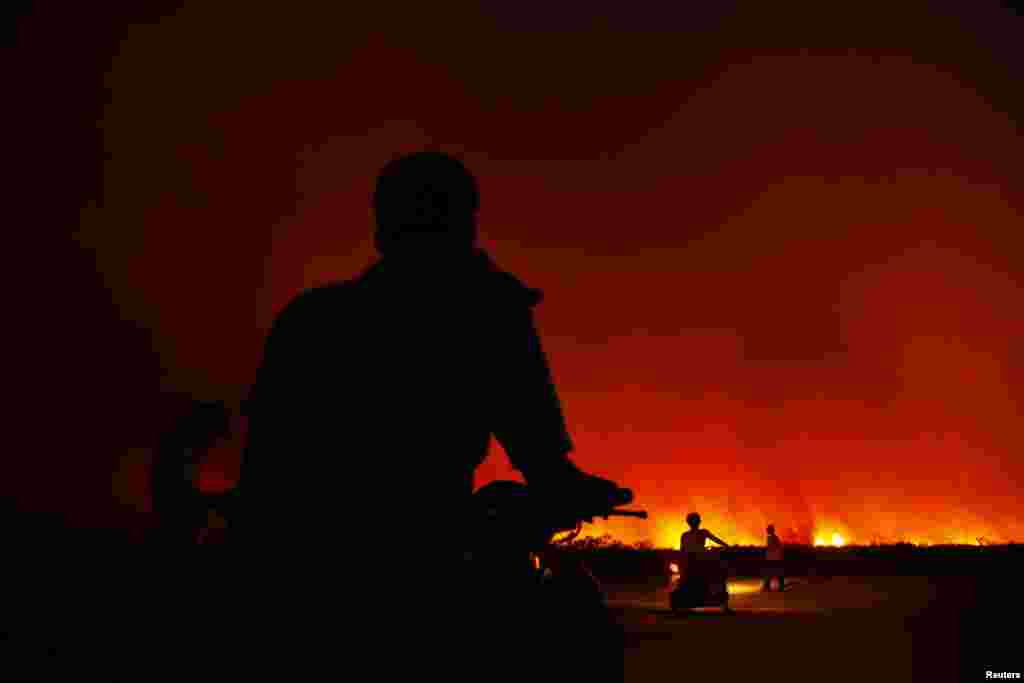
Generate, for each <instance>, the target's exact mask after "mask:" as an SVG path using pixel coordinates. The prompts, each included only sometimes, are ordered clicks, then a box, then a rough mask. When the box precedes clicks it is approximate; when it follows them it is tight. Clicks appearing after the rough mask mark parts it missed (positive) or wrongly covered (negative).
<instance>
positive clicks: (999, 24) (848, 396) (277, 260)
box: [68, 3, 1024, 545]
mask: <svg viewBox="0 0 1024 683" xmlns="http://www.w3.org/2000/svg"><path fill="white" fill-rule="evenodd" d="M599 5H600V7H599V8H596V9H593V10H591V12H592V13H591V14H588V15H586V16H570V15H569V14H568V13H567V12H566V13H565V15H564V16H563V15H561V14H559V13H558V12H549V13H547V14H544V15H543V16H542V14H541V13H539V12H538V8H534V7H533V6H532V4H531V3H525V4H522V5H520V4H519V3H517V7H518V9H510V8H507V7H504V6H499V5H494V6H490V5H488V4H487V3H485V4H484V5H481V6H479V7H477V9H474V10H470V9H468V7H467V8H463V14H461V15H459V21H458V22H455V23H451V22H449V23H447V24H445V25H446V26H448V28H440V27H438V28H436V30H433V29H432V31H422V30H421V31H419V32H413V29H412V28H409V27H411V26H415V25H417V22H416V21H410V22H408V26H409V27H406V28H395V30H394V31H393V32H390V33H386V34H382V33H374V32H372V31H364V30H363V28H365V27H367V26H370V25H372V24H373V22H374V21H380V20H381V18H380V17H376V18H375V17H373V16H371V14H370V12H371V11H370V10H366V12H367V14H366V15H365V16H363V15H361V16H360V17H341V16H340V15H339V16H331V17H326V16H324V17H321V16H318V15H317V12H318V11H314V10H310V11H308V12H307V13H304V14H300V13H296V14H295V15H294V16H292V15H288V16H279V15H275V14H272V13H270V12H269V11H267V10H261V9H255V8H251V12H252V13H253V14H252V15H251V16H248V17H247V23H246V25H247V26H248V27H249V28H248V29H247V31H245V32H242V34H239V32H237V31H234V30H229V28H230V27H232V26H234V25H235V23H236V20H237V17H236V16H235V15H234V14H232V13H230V12H226V11H221V10H217V9H213V8H210V7H206V8H205V9H204V5H203V4H201V3H196V4H193V5H191V6H189V7H187V8H186V9H184V10H181V11H180V12H177V13H176V14H175V15H174V16H171V17H168V18H165V19H164V20H163V21H162V22H159V23H150V24H145V25H138V26H134V27H125V28H124V29H123V30H120V31H118V32H116V35H117V38H118V40H117V41H116V44H117V51H116V56H112V57H111V58H110V61H109V66H108V68H107V73H106V75H105V77H104V79H103V83H104V85H105V88H106V91H105V92H107V93H109V97H106V98H105V100H104V104H103V107H102V121H103V126H102V135H103V149H104V152H105V156H106V159H107V161H106V162H105V166H104V170H103V189H102V197H103V200H102V201H100V202H95V203H93V204H92V205H91V208H89V209H88V210H85V211H83V213H82V214H81V227H80V230H79V232H78V235H77V241H78V244H80V245H82V246H84V247H86V248H87V249H88V254H89V258H91V259H94V260H95V265H96V272H97V273H99V274H100V276H99V278H100V282H101V285H102V288H103V291H104V292H109V293H110V294H109V296H110V298H111V301H112V305H113V306H115V307H116V310H117V316H116V317H117V318H119V319H121V320H131V321H134V324H135V325H136V326H137V327H139V328H140V329H143V330H145V340H146V341H145V342H143V341H136V342H129V341H125V342H124V344H125V345H128V344H132V343H135V344H141V343H149V344H151V345H152V349H153V354H154V357H155V358H156V359H157V360H155V361H152V362H151V363H150V365H148V366H146V367H145V372H147V373H149V374H148V375H146V377H151V378H152V381H151V383H150V384H149V385H147V386H151V387H153V388H155V387H157V386H159V387H161V388H162V389H164V390H166V389H174V390H179V391H184V392H198V393H207V394H219V395H227V396H229V397H237V396H240V395H241V393H242V392H243V391H244V387H245V386H246V385H247V383H248V382H250V381H251V376H252V371H253V369H254V367H255V364H256V361H257V359H258V353H259V346H260V343H261V340H262V335H263V333H264V331H265V330H266V328H267V326H268V325H269V323H270V321H271V319H272V316H273V314H274V313H275V312H276V311H277V310H279V308H280V307H281V306H282V305H284V303H285V302H287V301H288V300H289V299H290V298H291V297H292V296H294V295H295V294H296V293H297V292H299V291H300V290H302V289H303V288H305V287H309V286H312V285H315V284H317V283H320V282H324V281H328V280H331V279H337V278H345V277H349V276H352V275H354V274H356V273H357V272H358V271H359V270H360V269H361V268H363V267H365V266H366V265H367V264H368V263H369V262H370V260H371V258H372V252H371V245H370V241H369V231H370V221H371V215H370V213H369V207H368V197H369V192H370V188H371V187H372V182H373V177H374V174H375V173H376V171H377V170H378V169H379V167H380V166H381V165H382V164H383V163H384V162H385V161H386V160H387V159H388V158H390V157H391V156H392V155H393V154H395V153H397V152H400V151H406V150H412V149H416V148H419V147H421V146H423V145H426V144H436V145H440V146H442V147H444V148H445V149H448V150H449V151H453V152H457V153H461V154H463V155H464V158H465V160H466V162H467V164H468V165H469V166H470V168H471V169H472V170H473V171H474V172H475V173H477V175H478V176H479V178H480V184H481V188H482V195H483V200H482V209H481V215H480V224H481V230H482V237H483V243H484V245H485V246H486V247H487V248H489V249H490V250H491V251H492V253H493V254H494V256H495V258H496V259H497V260H498V261H499V263H501V264H502V265H503V266H504V267H506V268H508V269H509V270H511V271H512V272H514V273H516V274H518V275H519V276H520V277H522V279H524V280H525V281H526V282H527V283H528V284H530V285H532V286H535V287H538V288H540V289H542V290H544V292H545V302H544V303H543V304H542V305H541V307H540V308H539V309H538V322H539V326H540V330H541V333H542V335H543V339H544V343H545V345H546V349H547V351H548V354H549V358H550V361H551V364H552V366H553V369H554V372H555V376H556V379H557V381H558V384H559V386H560V391H561V395H562V398H563V402H564V404H565V412H566V414H567V417H568V419H569V421H570V423H571V427H572V432H573V434H574V435H575V439H576V443H577V447H578V449H577V454H576V458H577V461H578V462H579V463H580V464H581V465H582V466H583V467H584V468H586V469H590V470H593V471H596V472H598V473H601V474H604V475H606V476H610V477H612V478H614V479H616V480H619V481H621V482H623V483H624V484H627V485H630V486H632V487H633V488H634V489H635V491H636V493H637V506H638V507H643V508H645V509H647V510H649V511H650V512H651V514H652V518H651V519H650V520H648V521H637V520H628V521H617V522H614V523H612V522H609V523H607V524H602V525H599V526H598V527H596V529H595V532H597V533H600V532H603V531H609V532H611V533H613V534H615V535H616V536H619V537H621V538H623V539H624V540H629V541H634V540H642V539H649V540H652V541H654V542H656V543H657V544H659V545H676V544H677V542H678V536H679V534H680V533H681V531H682V530H683V522H682V516H683V515H684V514H685V513H686V512H688V511H690V510H694V509H695V510H698V511H700V512H701V514H702V515H703V517H704V520H705V525H706V526H707V527H708V528H710V529H711V530H712V531H714V532H715V533H717V534H718V535H720V536H722V537H723V538H725V539H726V540H728V541H732V542H737V543H760V542H762V540H763V536H762V531H763V527H764V525H765V524H766V523H769V522H774V523H775V525H776V526H777V527H778V528H779V530H780V533H781V534H782V535H783V537H784V538H785V537H786V536H787V535H789V536H790V537H791V538H800V539H803V540H810V539H811V538H812V537H813V536H814V535H816V534H819V533H821V534H826V535H827V536H828V537H831V534H832V533H840V534H842V535H843V536H844V538H846V539H849V540H851V541H853V542H869V541H871V540H876V539H884V540H895V539H914V540H921V541H930V542H943V541H956V540H961V539H967V540H972V541H973V539H974V538H976V537H978V536H985V537H987V538H989V539H990V540H1011V539H1016V540H1021V539H1024V509H1022V506H1021V504H1020V503H1019V496H1018V493H1017V492H1018V490H1019V486H1020V483H1021V474H1022V472H1024V458H1022V456H1021V450H1022V446H1024V437H1022V436H1021V433H1020V429H1019V428H1018V425H1019V415H1018V413H1019V410H1018V404H1019V400H1020V397H1021V387H1022V380H1024V356H1022V352H1021V350H1020V346H1019V344H1018V343H1017V340H1018V339H1020V338H1021V332H1022V331H1024V329H1022V328H1024V315H1022V313H1021V311H1022V307H1021V306H1020V302H1021V300H1022V294H1024V292H1022V291H1021V290H1022V284H1024V256H1022V255H1021V254H1022V253H1024V251H1022V250H1021V248H1020V246H1021V239H1020V237H1019V233H1020V230H1019V229H1020V219H1019V216H1020V215H1021V213H1022V209H1024V201H1022V198H1024V195H1022V190H1024V181H1022V177H1021V171H1020V167H1019V160H1020V159H1021V158H1024V138H1022V135H1021V131H1020V127H1019V124H1018V123H1017V121H1018V118H1017V117H1018V116H1019V115H1020V114H1021V112H1022V111H1024V107H1022V106H1021V100H1020V94H1019V89H1018V88H1016V86H1015V85H1014V84H1015V83H1017V82H1018V80H1017V79H1018V77H1019V76H1020V64H1018V63H1015V62H1010V61H1008V60H1009V57H1008V55H1009V54H1011V52H1012V48H1013V45H1014V43H1013V40H1012V36H1013V35H1014V31H1013V30H1012V27H1013V26H1014V25H1016V26H1017V27H1018V29H1019V28H1020V20H1019V19H1017V18H1015V17H1013V16H1011V15H1009V13H1008V12H1006V13H1004V12H1003V11H1002V10H999V9H996V8H991V9H983V8H976V9H973V10H972V9H964V10H963V13H962V14H958V15H954V14H952V13H951V11H948V10H944V11H939V10H925V9H921V10H914V11H911V10H909V9H908V10H900V11H894V10H892V9H891V8H888V9H886V10H885V12H884V21H882V20H881V19H882V18H883V15H882V14H879V12H880V11H881V10H879V11H877V12H876V11H875V10H872V9H869V8H867V7H862V8H857V10H856V12H857V13H856V14H855V15H851V16H850V17H847V18H846V20H844V21H841V22H836V21H834V20H833V19H832V18H830V16H826V15H825V14H821V13H817V12H818V10H808V9H807V8H803V9H802V10H800V11H799V12H796V10H793V12H796V14H792V13H789V10H785V9H782V8H775V9H773V10H768V9H765V8H764V7H762V6H760V5H752V7H753V9H737V10H735V11H725V10H723V11H721V12H717V11H716V10H711V9H708V10H701V13H700V14H699V15H687V14H685V11H684V10H672V11H669V10H665V9H657V10H656V9H653V8H650V9H648V10H643V11H641V10H628V9H625V8H624V7H623V8H618V7H617V5H616V6H614V7H613V6H612V5H605V4H600V3H599ZM595 7H597V6H595ZM652 7H653V6H652ZM247 11H250V10H247ZM320 11H323V12H327V11H328V10H320ZM332 11H335V12H339V13H340V12H342V11H343V10H332ZM659 13H662V14H659ZM436 18H437V17H433V18H432V19H431V18H427V17H420V20H422V21H432V20H433V19H436ZM545 22H546V23H545ZM1014 22H1016V23H1014ZM403 25H404V24H403ZM421 25H422V24H421ZM431 26H433V24H431ZM438 26H440V24H438ZM767 28H771V30H766V29H767ZM227 36H230V38H228V37H227ZM271 39H275V40H276V41H277V43H275V44H284V45H290V46H292V49H290V50H284V51H283V52H284V53H286V54H282V51H280V50H277V51H274V52H273V54H270V53H269V52H268V51H267V50H266V45H267V44H269V43H268V41H271ZM229 40H230V44H228V43H227V42H226V41H229ZM186 43H187V44H188V46H189V47H188V49H187V50H183V49H181V47H180V46H181V45H183V44H186ZM226 45H227V47H225V46H226ZM851 45H859V46H860V47H857V48H856V49H853V48H851V47H850V46H851ZM127 334H128V333H127V332H125V333H124V335H122V336H123V338H124V339H126V340H127V339H128V336H126V335H127ZM112 348H117V347H116V346H115V347H112ZM111 353H114V352H113V351H111ZM143 365H144V363H143V362H142V361H139V367H140V368H141V367H142V366H143ZM140 372H142V370H140ZM125 386H127V384H126V385H125ZM140 395H141V394H140ZM68 400H69V401H70V400H71V399H68ZM138 400H139V401H141V405H156V402H155V399H153V400H152V401H150V403H148V404H147V403H146V402H145V401H146V400H148V399H138ZM97 419H102V418H97ZM135 445H138V444H135ZM140 452H141V451H139V450H136V451H132V453H135V455H130V456H123V457H121V459H120V460H119V463H120V464H119V465H118V467H120V470H121V471H122V472H125V471H132V472H137V471H140V468H141V467H142V466H143V465H142V463H143V456H141V455H139V453H140ZM224 462H227V459H225V460H224ZM511 475H512V472H511V470H510V469H509V468H508V466H507V464H506V463H505V462H504V460H503V456H502V454H501V453H500V451H497V450H496V452H495V453H494V454H493V456H492V457H491V458H490V459H489V460H488V462H486V463H485V464H484V466H483V467H482V468H481V470H480V472H479V475H478V481H479V483H484V482H486V481H488V480H490V479H493V478H497V477H507V476H511ZM207 476H208V477H210V479H209V480H208V484H207V485H208V486H211V487H212V486H214V484H213V483H210V482H213V481H214V480H215V479H216V478H217V477H216V475H215V474H209V475H207ZM228 478H230V477H228ZM140 480H141V479H140V478H139V477H138V476H134V475H133V476H127V475H126V476H124V477H121V478H120V479H118V481H121V482H123V483H122V484H120V485H119V486H121V487H122V489H123V490H122V491H120V492H119V494H118V495H121V496H122V497H124V498H129V499H130V498H131V497H132V496H133V495H138V491H136V490H135V489H132V487H133V486H135V484H132V483H130V482H137V481H140ZM129 489H132V491H134V493H133V492H131V491H128V490H129Z"/></svg>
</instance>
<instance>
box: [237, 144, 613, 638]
mask: <svg viewBox="0 0 1024 683" xmlns="http://www.w3.org/2000/svg"><path fill="white" fill-rule="evenodd" d="M478 201H479V200H478V192H477V185H476V181H475V179H474V178H473V177H472V176H471V175H470V174H469V172H468V171H467V170H466V169H465V167H464V166H463V165H462V163H461V162H459V161H458V160H456V159H453V158H451V157H448V156H446V155H443V154H440V153H433V152H421V153H418V154H413V155H410V156H406V157H402V158H399V159H396V160H394V161H392V162H391V163H389V164H388V165H387V166H386V167H385V168H384V170H383V171H382V173H381V174H380V177H379V178H378V182H377V187H376V191H375V193H374V197H373V204H374V209H375V213H376V219H377V226H376V233H375V244H376V247H377V249H378V251H379V253H380V255H381V258H380V260H379V261H378V262H377V263H376V264H374V265H373V266H372V267H370V268H369V269H368V270H367V271H366V272H364V273H363V274H362V275H361V276H360V277H358V278H356V279H354V280H350V281H346V282H342V283H339V284H334V285H329V286H325V287H321V288H317V289H313V290H310V291H307V292H305V293H303V294H301V295H300V296H299V297H297V298H296V299H295V300H294V301H292V302H291V303H290V304H289V305H288V306H287V307H286V308H285V309H284V311H282V312H281V314H280V315H279V316H278V318H277V320H276V321H275V322H274V325H273V327H272V330H271V332H270V334H269V336H268V338H267V341H266V347H265V354H264V359H263V363H262V365H261V367H260V368H259V371H258V374H257V379H256V383H255V385H254V387H253V391H252V394H251V396H250V400H249V401H248V413H249V434H248V439H247V444H246V448H245V452H244V455H243V468H242V475H241V482H240V487H241V501H242V503H241V504H242V513H241V519H240V520H239V521H240V528H239V529H238V531H239V532H240V539H241V540H242V542H243V545H244V546H246V547H248V548H249V549H257V548H266V549H267V551H268V552H267V553H260V552H259V551H257V552H258V554H259V555H260V556H261V557H263V558H265V559H266V561H268V562H269V561H272V560H270V558H271V557H275V556H276V557H279V558H282V559H283V560H284V562H285V563H286V564H288V565H289V566H291V567H293V568H296V567H301V571H300V573H301V575H302V577H303V578H302V581H301V583H302V585H303V586H304V587H305V588H306V589H309V590H315V591H316V592H317V596H316V600H317V601H318V603H319V604H325V600H326V601H327V604H329V603H330V602H331V601H330V597H329V596H328V595H327V594H328V593H332V594H333V595H334V596H335V597H336V598H337V600H338V607H337V608H338V609H342V610H343V611H345V612H348V613H352V612H353V609H354V608H355V603H354V602H353V600H354V599H355V598H354V596H353V593H352V588H351V584H353V583H359V584H365V583H367V582H368V583H370V584H372V585H374V586H387V588H386V591H387V593H386V594H382V593H375V598H374V600H376V604H377V606H378V607H384V606H386V605H392V603H391V602H390V601H393V600H399V599H403V598H402V596H403V595H405V598H404V599H408V600H411V601H412V602H413V603H415V605H416V606H417V607H419V608H423V607H426V606H427V604H429V603H432V602H436V604H437V607H438V608H440V609H441V610H444V603H445V601H447V600H450V594H449V593H448V592H443V593H442V594H440V595H436V596H434V595H432V592H434V591H435V585H436V584H438V582H440V581H441V578H442V577H443V576H444V575H445V574H450V573H451V571H452V567H453V566H454V565H456V564H457V563H458V558H460V557H461V554H462V552H463V550H465V548H464V547H463V545H462V543H463V537H462V529H463V525H464V524H465V522H466V521H467V520H466V513H467V509H468V504H469V501H470V496H471V494H472V490H473V472H474V470H475V468H476V467H477V466H478V465H479V464H480V463H481V462H482V461H483V460H484V458H485V456H486V454H487V450H488V446H489V442H490V439H491V437H492V435H493V436H495V437H496V438H497V440H498V441H499V442H501V444H502V446H503V447H504V449H505V451H506V452H507V453H508V455H509V457H510V459H511V461H512V463H513V464H514V465H515V467H517V468H518V469H519V470H520V471H521V472H522V473H523V475H524V476H525V478H526V479H527V481H528V483H530V484H531V485H535V486H537V487H540V488H546V489H548V490H555V491H558V492H559V495H561V496H563V497H564V498H566V499H568V500H573V499H576V500H581V499H584V498H590V499H600V500H602V501H607V500H608V499H610V497H611V496H612V495H613V492H614V490H615V487H614V485H613V484H612V483H611V482H608V481H606V480H604V479H600V478H598V477H593V476H590V475H587V474H584V473H582V472H581V471H580V470H579V469H578V468H577V467H576V466H575V465H574V464H573V463H572V461H571V460H570V459H569V457H568V454H569V452H570V451H571V450H572V447H573V444H572V441H571V439H570V436H569V434H568V432H567V429H566V425H565V421H564V419H563V415H562V410H561V407H560V404H559V400H558V397H557V394H556V391H555V387H554V384H553V382H552V379H551V373H550V371H549V368H548V365H547V362H546V359H545V356H544V353H543V351H542V349H541V345H540V341H539V338H538V335H537V331H536V329H535V326H534V321H533V313H532V308H533V306H535V305H536V304H537V303H538V302H539V301H540V293H539V292H537V291H535V290H532V289H530V288H528V287H526V286H524V285H523V284H522V283H521V282H520V281H519V280H518V279H516V278H515V277H513V276H512V275H510V274H508V273H506V272H504V271H502V270H501V269H499V268H498V267H497V266H496V265H495V264H494V262H493V261H492V260H491V259H490V258H489V257H488V255H487V254H486V253H484V252H483V251H482V250H480V249H478V248H477V247H476V244H475V243H476V232H477V231H476V211H477V208H478ZM285 549H286V550H285ZM282 553H283V555H282ZM410 567H411V568H413V569H414V570H415V571H416V572H417V576H419V577H420V578H421V579H422V582H421V583H420V584H419V585H420V586H422V587H421V588H419V589H412V588H409V587H407V588H405V589H402V588H400V587H399V586H400V584H399V583H397V582H400V581H403V580H406V579H407V577H408V574H407V572H408V570H409V568H410ZM431 570H436V571H431ZM289 574H290V573H289ZM277 575H279V576H283V574H280V573H278V574H277ZM328 587H329V588H328ZM436 588H437V590H438V591H440V589H441V586H440V585H436ZM356 590H358V589H356ZM403 590H404V591H405V593H404V594H403V593H402V591H403ZM290 599H292V600H294V596H293V597H292V598H290ZM341 605H344V607H342V606H341ZM392 606H395V605H392ZM327 609H334V608H333V607H328V608H327ZM370 611H372V610H368V611H365V612H364V613H363V617H362V618H371V617H369V616H367V615H369V614H370ZM438 614H441V612H438ZM388 618H390V617H388Z"/></svg>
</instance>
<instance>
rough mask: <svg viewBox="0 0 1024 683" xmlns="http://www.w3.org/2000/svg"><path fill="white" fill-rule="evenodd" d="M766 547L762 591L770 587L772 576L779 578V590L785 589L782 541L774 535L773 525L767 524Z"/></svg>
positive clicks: (768, 589)
mask: <svg viewBox="0 0 1024 683" xmlns="http://www.w3.org/2000/svg"><path fill="white" fill-rule="evenodd" d="M767 531H768V548H767V550H766V551H765V565H764V585H763V586H761V590H762V591H765V592H767V591H770V590H771V589H772V578H773V577H774V578H777V579H778V580H779V591H780V592H781V591H784V590H786V577H785V571H784V568H783V565H782V541H780V540H779V537H778V536H776V535H775V525H774V524H769V525H768V529H767Z"/></svg>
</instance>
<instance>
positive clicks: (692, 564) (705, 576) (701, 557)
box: [679, 512, 729, 609]
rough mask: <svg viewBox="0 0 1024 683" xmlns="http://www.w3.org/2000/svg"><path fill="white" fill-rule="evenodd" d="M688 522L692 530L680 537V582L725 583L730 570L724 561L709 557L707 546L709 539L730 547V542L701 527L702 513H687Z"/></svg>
mask: <svg viewBox="0 0 1024 683" xmlns="http://www.w3.org/2000/svg"><path fill="white" fill-rule="evenodd" d="M686 523H687V524H688V525H689V526H690V530H689V531H686V532H684V533H683V535H682V536H681V537H680V539H679V549H680V551H681V552H682V555H683V561H682V562H681V563H680V569H679V571H680V582H682V581H700V582H704V583H705V584H710V583H713V582H721V583H725V580H726V578H727V577H728V572H727V570H726V568H725V565H724V563H722V562H719V561H716V560H715V559H712V558H709V557H708V556H707V554H706V552H705V546H706V544H707V542H708V541H712V542H714V543H717V544H718V545H720V546H722V547H723V548H728V547H729V544H728V543H726V542H725V541H723V540H722V539H720V538H719V537H718V536H715V535H714V534H713V533H711V532H710V531H708V530H707V529H701V528H700V523H701V519H700V515H699V514H697V513H696V512H691V513H690V514H688V515H686ZM726 609H728V606H726Z"/></svg>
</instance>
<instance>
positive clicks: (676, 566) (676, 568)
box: [668, 562, 679, 574]
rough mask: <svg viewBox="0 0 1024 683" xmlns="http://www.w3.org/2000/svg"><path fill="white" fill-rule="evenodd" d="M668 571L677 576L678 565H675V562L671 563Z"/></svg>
mask: <svg viewBox="0 0 1024 683" xmlns="http://www.w3.org/2000/svg"><path fill="white" fill-rule="evenodd" d="M668 570H669V571H670V572H672V573H673V574H678V573H679V565H678V564H676V563H675V562H673V563H671V564H669V566H668Z"/></svg>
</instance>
